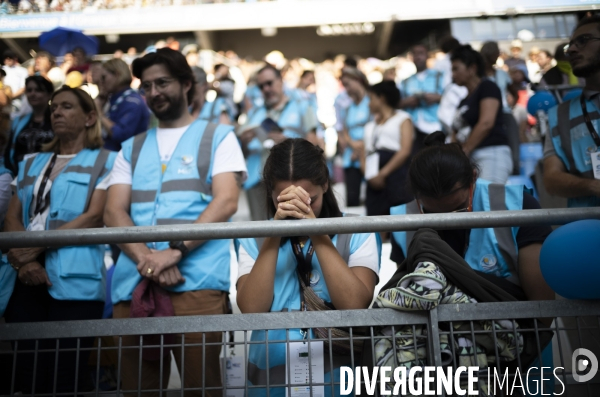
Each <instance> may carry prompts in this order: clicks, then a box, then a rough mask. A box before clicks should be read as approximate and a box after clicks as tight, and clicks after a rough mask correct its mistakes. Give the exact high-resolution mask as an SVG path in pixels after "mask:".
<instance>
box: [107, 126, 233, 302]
mask: <svg viewBox="0 0 600 397" xmlns="http://www.w3.org/2000/svg"><path fill="white" fill-rule="evenodd" d="M232 130H233V127H231V126H227V125H222V124H220V125H216V124H212V123H207V122H206V121H202V120H196V121H194V123H192V125H190V127H189V128H188V129H187V131H186V132H185V133H184V134H183V136H182V137H181V139H180V140H179V143H178V144H177V147H176V148H175V151H174V152H173V155H172V157H171V160H170V161H169V163H168V164H167V167H166V170H165V172H164V174H163V173H162V164H161V160H160V154H159V151H158V143H157V140H156V129H152V130H149V131H148V132H146V133H144V134H139V135H136V136H135V137H133V138H131V139H128V140H127V141H125V142H124V143H123V149H122V151H123V157H124V158H125V160H127V161H128V162H129V163H130V164H131V169H132V176H133V179H132V186H131V208H130V216H131V219H132V220H133V223H134V224H135V225H136V226H153V225H178V224H191V223H193V222H194V221H195V220H196V219H198V217H199V216H200V214H202V212H204V210H205V209H206V207H207V206H208V205H209V204H210V202H211V201H212V199H213V197H212V176H211V174H212V167H213V159H214V155H215V151H216V149H217V147H218V146H219V144H220V143H221V142H222V141H223V139H225V136H226V135H227V134H229V133H230V132H231V131H232ZM147 245H148V247H149V248H153V249H157V250H164V249H167V248H168V247H169V243H168V242H166V241H163V242H157V243H148V244H147ZM229 256H230V255H229V240H208V241H206V242H205V243H204V244H203V245H202V246H200V247H198V248H196V249H195V250H193V251H191V252H190V253H188V254H187V255H186V256H185V257H184V258H183V259H182V260H181V262H179V264H178V265H177V267H178V268H179V271H180V272H181V274H182V276H183V277H184V278H185V283H182V284H179V285H177V286H175V287H171V288H167V289H168V290H170V291H174V292H184V291H198V290H204V289H212V290H220V291H229V266H230V265H229ZM136 265H137V263H136V262H134V261H133V260H132V259H131V258H129V257H128V256H127V255H126V254H125V253H121V255H120V256H119V259H118V261H117V266H116V268H115V273H114V275H113V279H112V292H111V297H112V301H113V302H114V303H117V302H121V301H128V300H131V295H132V293H133V290H134V289H135V287H136V286H137V285H138V284H139V283H140V281H141V280H142V277H141V276H140V274H139V273H138V271H137V268H136Z"/></svg>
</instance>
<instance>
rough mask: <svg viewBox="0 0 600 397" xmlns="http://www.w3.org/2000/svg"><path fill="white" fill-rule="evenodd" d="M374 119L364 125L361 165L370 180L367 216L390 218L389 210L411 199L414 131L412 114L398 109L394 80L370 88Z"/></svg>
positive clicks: (397, 92)
mask: <svg viewBox="0 0 600 397" xmlns="http://www.w3.org/2000/svg"><path fill="white" fill-rule="evenodd" d="M368 93H369V108H370V110H371V114H372V115H373V117H374V120H373V121H369V122H368V123H367V125H366V126H365V137H364V142H365V150H364V151H363V153H362V158H361V166H362V170H363V173H364V175H365V179H366V180H367V202H366V206H367V215H370V216H372V215H389V214H390V207H392V206H395V205H400V204H404V203H406V202H408V201H410V200H411V199H412V197H411V195H410V193H409V192H407V189H406V175H407V171H408V167H407V165H408V159H409V157H410V154H411V151H412V148H413V140H414V134H415V132H414V128H413V123H412V120H411V118H410V115H409V114H408V113H407V112H405V111H404V110H399V109H396V107H397V105H398V103H399V102H400V91H399V90H398V88H397V87H396V84H395V83H394V82H393V81H383V82H381V83H378V84H375V85H374V86H372V87H369V89H368Z"/></svg>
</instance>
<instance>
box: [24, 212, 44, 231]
mask: <svg viewBox="0 0 600 397" xmlns="http://www.w3.org/2000/svg"><path fill="white" fill-rule="evenodd" d="M44 230H46V227H45V226H44V222H42V215H41V214H37V215H36V216H35V217H34V218H33V219H32V220H31V222H29V226H27V231H28V232H41V231H44Z"/></svg>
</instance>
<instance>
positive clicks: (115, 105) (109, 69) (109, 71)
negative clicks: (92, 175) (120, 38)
mask: <svg viewBox="0 0 600 397" xmlns="http://www.w3.org/2000/svg"><path fill="white" fill-rule="evenodd" d="M131 81H132V76H131V71H130V70H129V65H127V64H126V63H125V62H124V61H122V60H120V59H111V60H110V61H108V62H106V63H104V65H102V74H101V77H100V92H101V93H104V94H106V95H108V101H107V103H106V104H101V103H99V102H98V101H99V99H96V105H98V110H99V111H100V114H99V121H100V123H101V125H102V137H103V138H104V148H105V149H108V150H112V151H115V152H118V151H119V150H121V142H124V141H126V140H127V139H129V138H131V137H132V136H134V135H137V134H139V133H142V132H146V130H147V129H148V120H149V119H150V111H149V110H148V107H147V106H146V103H145V102H144V100H143V99H142V97H141V96H140V94H138V93H137V92H136V91H134V90H133V89H132V88H131V87H130V86H131ZM104 105H106V106H104ZM103 108H105V109H106V110H105V112H102V109H103Z"/></svg>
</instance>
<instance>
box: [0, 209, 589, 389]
mask: <svg viewBox="0 0 600 397" xmlns="http://www.w3.org/2000/svg"><path fill="white" fill-rule="evenodd" d="M583 219H600V208H585V209H583V208H582V209H561V210H529V211H501V212H494V213H492V212H486V213H466V214H465V213H456V214H435V215H433V214H431V215H405V216H381V217H349V218H336V219H327V220H306V221H279V222H239V223H223V224H208V225H177V226H155V227H130V228H103V229H88V230H64V231H44V232H26V233H0V247H2V248H11V247H26V246H48V247H55V246H61V245H67V244H68V245H78V244H81V245H83V244H98V243H125V242H149V241H169V240H190V239H210V238H212V239H217V238H220V239H224V238H227V239H229V238H238V237H266V236H277V235H282V236H285V235H290V234H293V235H309V234H334V233H355V232H378V231H400V230H406V231H408V230H417V229H419V228H423V227H431V228H436V229H460V228H467V227H471V228H477V227H498V226H525V225H535V224H548V225H558V224H564V223H569V222H572V221H576V220H583ZM599 316H600V303H599V302H597V301H569V300H556V301H545V302H534V301H529V302H505V303H477V304H462V305H457V304H442V305H439V306H438V307H437V308H435V309H433V310H431V311H427V312H425V311H415V312H400V311H396V310H391V309H376V310H375V309H370V310H346V311H342V310H338V311H320V312H285V313H283V312H281V313H258V314H230V315H208V316H178V317H168V318H167V317H163V318H144V319H112V320H85V321H64V322H43V323H20V324H0V396H3V395H19V394H22V395H36V396H42V395H45V396H67V395H71V396H75V395H77V396H118V397H120V396H127V397H129V396H144V397H146V396H165V397H174V396H204V395H206V396H224V397H225V396H232V397H237V396H240V397H241V396H254V395H261V396H268V397H270V396H293V397H304V396H307V397H308V396H310V397H317V396H321V397H322V396H325V395H326V396H329V395H334V394H335V395H337V394H339V392H340V387H341V386H342V385H341V384H340V381H339V379H336V378H334V377H327V376H325V377H323V375H322V373H321V375H319V371H321V372H325V374H327V372H328V371H329V370H330V369H331V368H339V367H349V368H351V369H353V370H354V369H355V368H356V367H365V368H366V369H365V371H367V372H368V373H370V374H373V370H374V367H375V366H377V365H378V364H381V363H384V362H385V365H386V366H391V367H392V369H393V368H398V367H402V366H406V365H407V363H409V364H412V363H416V364H418V365H423V366H437V367H440V368H448V367H450V368H457V367H460V366H461V365H465V363H469V362H470V363H479V364H480V365H479V366H480V367H481V370H480V372H479V379H480V380H481V381H482V382H483V384H481V385H479V395H482V396H483V395H494V396H510V395H515V396H516V395H552V394H549V393H555V394H554V395H564V396H572V397H580V396H581V397H585V396H590V397H592V396H599V395H600V381H599V376H598V375H596V376H592V378H591V380H588V381H585V382H579V381H578V379H579V380H580V379H582V376H583V377H585V376H587V375H588V374H589V373H591V372H592V370H594V368H592V369H591V370H590V369H589V368H588V369H587V370H588V372H585V370H584V371H583V372H582V373H579V372H581V368H580V363H581V362H592V364H593V360H594V358H595V359H596V361H595V362H596V370H597V366H598V361H597V357H600V343H599V341H600V318H599ZM524 320H528V322H525V321H524ZM334 327H335V328H344V329H347V330H348V332H349V337H347V339H346V340H347V342H348V344H349V346H354V345H356V343H357V342H358V343H360V342H362V343H363V349H362V351H361V352H357V351H355V350H354V349H353V348H352V349H351V351H350V354H349V356H344V357H340V356H338V355H336V354H335V353H333V351H332V348H331V346H332V345H333V344H332V341H333V340H339V339H338V338H336V337H335V336H332V333H331V331H330V332H329V334H328V335H327V336H326V337H323V338H317V337H315V336H314V334H311V333H310V332H308V334H307V338H306V339H305V340H304V342H303V343H304V345H305V349H306V351H307V352H310V354H307V355H305V356H303V357H304V358H305V362H304V364H302V363H300V364H298V360H296V364H294V363H293V362H292V358H293V355H294V352H295V351H297V350H294V349H297V348H298V346H297V344H298V343H299V342H300V343H302V341H298V340H293V339H296V338H294V337H293V334H294V332H296V331H295V330H298V329H314V328H328V329H330V330H331V329H332V328H334ZM266 328H268V329H269V331H264V332H265V334H267V335H268V334H269V333H274V332H278V333H277V334H276V335H278V336H277V337H276V338H262V339H259V338H252V336H251V335H252V332H263V330H265V329H266ZM230 333H233V334H234V338H233V339H231V338H229V337H228V335H229V334H230ZM548 333H550V336H551V338H552V340H551V342H550V343H549V344H547V345H544V336H545V335H548ZM156 335H158V336H159V337H158V338H153V339H152V344H151V345H149V344H148V343H147V340H148V339H149V338H150V337H151V336H156ZM167 335H172V337H170V338H167ZM210 335H217V336H218V338H217V339H216V340H215V339H214V338H209V336H210ZM198 336H199V337H198ZM90 338H93V339H94V343H93V345H85V344H84V341H85V340H86V339H90ZM520 338H523V339H528V340H529V342H530V343H529V344H528V345H527V348H528V349H530V350H532V352H533V353H532V354H533V356H534V358H535V359H536V360H535V362H533V363H523V362H521V356H519V355H517V356H516V358H515V359H514V360H512V361H511V363H512V367H511V368H510V369H509V370H508V371H507V372H506V378H504V375H505V372H502V371H504V369H505V368H508V365H506V366H505V365H504V361H503V360H505V358H504V357H505V355H506V349H504V343H505V341H506V340H509V339H514V340H519V339H520ZM265 339H266V341H265ZM473 341H477V347H478V348H479V347H481V348H483V347H485V349H487V350H486V351H484V352H483V353H482V352H481V351H478V349H466V348H465V346H468V345H469V343H471V342H473ZM323 342H325V343H323ZM465 343H466V345H465ZM318 346H321V349H323V353H322V354H321V355H320V356H319V355H318V354H315V353H314V352H315V351H318V349H317V347H318ZM152 348H154V349H158V350H159V351H160V354H161V357H163V358H165V359H164V360H160V364H159V368H158V372H157V374H158V375H157V376H156V378H155V379H153V381H152V382H146V381H147V378H148V376H147V372H146V371H147V368H146V366H145V359H144V358H143V357H142V353H143V352H144V351H145V350H146V349H152ZM210 348H214V349H217V351H219V355H220V360H217V361H211V360H210V359H209V357H208V354H207V351H208V350H209V349H210ZM257 348H260V349H263V350H264V351H265V352H266V363H265V364H266V368H271V370H265V368H259V367H260V366H257V365H255V363H252V359H251V357H250V356H251V354H252V353H251V351H252V350H253V349H257ZM193 349H196V350H198V349H200V350H201V351H202V353H201V359H200V360H199V362H193V361H191V360H188V359H186V353H188V352H191V351H192V350H193ZM313 349H316V350H313ZM465 349H466V350H465ZM549 349H551V350H550V355H548V351H549ZM269 351H271V352H273V353H275V352H278V353H277V354H269ZM577 352H579V353H577ZM278 354H279V356H278ZM385 354H388V356H386V355H385ZM577 354H579V356H577ZM126 356H129V357H131V356H133V357H134V361H133V364H132V362H131V361H125V360H124V358H125V357H126ZM386 357H387V358H386ZM66 359H69V360H76V361H77V365H76V366H75V368H77V370H76V373H75V374H71V375H70V376H69V377H68V379H69V381H70V382H74V383H72V384H71V386H70V388H69V387H67V388H66V389H60V388H59V387H58V386H57V385H60V384H61V383H64V378H62V375H61V374H59V373H58V371H57V370H56V368H57V365H58V362H59V361H61V360H66ZM482 360H483V361H482ZM24 361H28V362H30V363H32V367H33V370H34V374H33V375H32V376H31V380H30V381H29V383H28V384H27V385H25V387H23V381H22V380H21V382H20V383H19V379H20V377H21V378H22V376H21V375H22V374H19V373H18V372H17V370H16V368H19V365H20V364H21V363H22V362H24ZM273 361H277V362H276V363H275V362H273ZM281 363H283V365H281ZM495 363H501V364H499V365H496V364H495ZM43 365H45V366H46V367H45V371H46V372H47V374H46V378H44V380H43V381H40V376H39V374H36V373H35V372H36V370H39V371H40V372H41V371H42V366H43ZM303 365H304V366H303ZM319 365H320V366H321V367H319ZM319 368H321V369H319ZM278 369H279V370H278ZM209 370H211V372H210V373H213V374H214V373H217V374H219V373H220V379H211V378H210V376H209V375H208V372H207V371H209ZM298 370H304V371H305V372H306V374H305V375H306V377H305V378H302V379H300V380H299V379H298V377H297V376H296V373H295V371H298ZM215 371H216V372H215ZM485 371H487V372H485ZM494 371H496V372H494ZM302 374H304V373H302ZM487 374H491V380H492V382H491V384H490V385H488V384H485V383H486V382H487V381H488V378H487V376H488V375H487ZM582 374H583V375H582ZM108 375H111V376H108ZM169 375H170V376H169ZM495 375H497V382H496V381H495V380H494V379H495V378H494V376H495ZM303 376H304V375H303ZM218 377H219V375H217V378H218ZM83 379H88V380H89V382H83V381H82V380H83ZM144 379H146V381H144ZM460 381H461V382H463V381H466V378H465V377H464V376H462V377H460ZM501 381H504V384H503V385H502V386H500V385H499V384H500V383H502V382H501ZM494 382H496V383H494ZM84 383H85V384H87V385H88V386H87V388H86V387H83V386H82V384H84ZM368 383H370V380H369V379H367V381H365V377H364V376H363V377H362V379H361V380H360V381H359V384H360V386H361V387H362V393H361V395H370V394H373V395H382V394H381V390H380V383H379V382H376V387H375V388H374V389H373V390H372V393H371V390H368V391H367V389H366V388H367V387H368V386H370V385H369V384H368ZM435 385H437V381H435V382H434V386H435ZM346 386H347V385H346ZM354 386H355V387H356V384H355V385H354ZM515 386H516V387H515ZM434 389H435V387H434ZM542 392H543V393H544V394H542ZM415 395H418V394H415ZM423 395H424V393H423ZM433 395H444V396H445V395H447V394H446V393H445V391H444V390H442V392H441V393H439V394H438V393H435V394H433Z"/></svg>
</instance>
